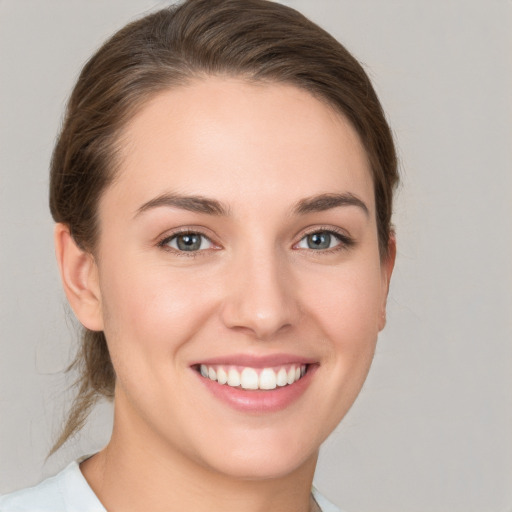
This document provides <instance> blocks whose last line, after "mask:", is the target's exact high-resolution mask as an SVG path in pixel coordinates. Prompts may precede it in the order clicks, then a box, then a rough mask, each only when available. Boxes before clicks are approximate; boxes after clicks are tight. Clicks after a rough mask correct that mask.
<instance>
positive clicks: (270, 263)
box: [221, 250, 300, 340]
mask: <svg viewBox="0 0 512 512" xmlns="http://www.w3.org/2000/svg"><path fill="white" fill-rule="evenodd" d="M232 263H233V264H232V265H231V270H230V271H229V272H228V273H227V279H226V296H225V300H224V302H223V307H222V311H221V317H222V321H223V323H224V325H225V326H226V327H228V328H230V329H235V330H239V331H241V332H245V333H247V334H250V335H251V336H252V337H254V338H255V339H258V340H269V339H272V338H273V337H274V336H275V335H277V334H278V333H281V332H283V331H285V330H286V329H289V328H290V327H292V326H294V325H296V324H297V322H298V320H299V316H300V308H299V304H298V300H297V294H296V287H295V286H294V280H293V276H292V272H291V269H290V262H288V261H287V259H286V257H284V255H279V254H278V253H277V251H273V250H269V251H257V252H255V251H253V252H251V253H250V254H246V255H245V256H244V257H240V258H237V259H236V261H234V262H232Z"/></svg>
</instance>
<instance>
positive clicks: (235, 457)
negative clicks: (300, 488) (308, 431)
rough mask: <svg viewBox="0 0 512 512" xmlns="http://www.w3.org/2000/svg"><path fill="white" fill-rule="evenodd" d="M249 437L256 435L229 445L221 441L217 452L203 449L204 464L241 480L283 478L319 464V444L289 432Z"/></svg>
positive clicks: (230, 441) (231, 442) (256, 434)
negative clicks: (317, 461)
mask: <svg viewBox="0 0 512 512" xmlns="http://www.w3.org/2000/svg"><path fill="white" fill-rule="evenodd" d="M248 437H250V438H252V439H251V441H249V442H244V443H235V442H233V439H231V440H228V442H227V443H225V444H223V443H221V442H219V443H218V444H217V446H216V449H214V450H213V451H212V450H207V451H206V450H205V451H203V452H202V459H203V463H206V465H207V466H208V467H209V469H211V470H214V471H215V472H217V473H221V474H224V475H226V476H229V477H230V478H235V479H240V480H269V479H280V478H284V477H286V476H288V475H290V474H293V473H294V472H296V471H298V470H299V469H300V468H303V467H305V466H309V465H310V464H311V465H312V467H314V466H315V464H316V460H317V457H318V450H319V443H318V446H317V445H316V444H312V443H311V440H308V442H307V443H306V442H304V441H302V442H301V441H300V439H298V438H295V439H294V438H293V437H294V436H289V435H282V436H275V438H274V439H269V436H268V432H265V433H262V435H261V436H258V433H257V432H256V433H252V435H250V436H248ZM256 437H259V439H258V442H255V438H256ZM270 437H272V436H270ZM219 441H220V440H219Z"/></svg>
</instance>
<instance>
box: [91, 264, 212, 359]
mask: <svg viewBox="0 0 512 512" xmlns="http://www.w3.org/2000/svg"><path fill="white" fill-rule="evenodd" d="M138 268H143V269H144V270H143V271H138V270H137V269H138ZM100 284H101V288H102V307H103V312H104V324H105V334H106V337H107V340H108V341H109V348H110V350H111V354H112V359H113V360H115V359H121V358H122V359H123V360H126V359H127V358H129V357H132V358H133V359H134V360H135V363H137V358H142V359H139V362H140V361H144V360H145V361H146V362H148V361H149V362H152V363H154V362H155V361H158V360H161V358H162V357H165V356H169V355H170V354H172V353H173V352H175V351H176V350H178V348H179V347H180V346H181V345H182V344H183V343H185V342H186V341H187V340H188V339H190V338H191V337H193V335H194V333H195V330H196V329H197V326H198V325H200V324H201V318H202V317H203V316H204V315H205V314H207V313H206V312H207V305H206V304H205V301H207V299H206V298H205V297H204V295H202V294H201V293H198V290H197V288H196V287H195V286H193V283H190V282H188V281H187V282H184V279H183V278H180V275H179V274H177V273H171V272H169V271H168V269H167V270H166V269H165V268H162V267H161V266H155V267H148V265H142V264H140V265H138V264H137V262H126V263H123V262H118V263H117V265H116V268H108V267H107V266H106V265H105V267H104V272H103V273H102V275H101V276H100ZM137 364H139V363H137Z"/></svg>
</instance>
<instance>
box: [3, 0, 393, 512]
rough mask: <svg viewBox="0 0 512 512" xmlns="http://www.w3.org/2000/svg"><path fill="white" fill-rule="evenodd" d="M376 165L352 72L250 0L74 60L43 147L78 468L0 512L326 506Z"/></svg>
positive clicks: (369, 245) (380, 320)
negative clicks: (70, 82) (107, 424)
mask: <svg viewBox="0 0 512 512" xmlns="http://www.w3.org/2000/svg"><path fill="white" fill-rule="evenodd" d="M396 182H397V171H396V157H395V151H394V147H393V142H392V137H391V134H390V130H389V127H388V125H387V123H386V120H385V118H384V115H383V112H382V109H381V107H380V104H379V101H378V99H377V97H376V95H375V92H374V91H373V88H372V86H371V84H370V82H369V79H368V77H367V76H366V74H365V73H364V71H363V69H362V68H361V66H360V65H359V64H358V63H357V61H356V60H355V59H354V58H353V57H352V56H351V55H350V54H349V53H348V52H347V51H346V50H345V49H344V48H343V47H342V46H341V45H340V44H339V43H338V42H336V41H335V40H334V39H333V38H332V37H331V36H329V35H328V34H326V33H325V32H324V31H323V30H321V29H320V28H318V27H317V26H316V25H314V24H312V23H311V22H310V21H308V20H306V19H305V18H304V17H303V16H302V15H300V14H298V13H297V12H295V11H294V10H292V9H290V8H288V7H284V6H282V5H279V4H275V3H273V2H267V1H264V0H248V1H244V2H239V1H237V0H189V1H187V2H185V3H183V4H181V5H179V6H177V7H173V8H169V9H164V10H162V11H159V12H157V13H155V14H152V15H149V16H147V17H145V18H143V19H141V20H139V21H136V22H134V23H132V24H130V25H128V26H127V27H125V28H124V29H122V30H121V31H119V32H118V33H117V34H116V35H114V36H113V38H112V39H110V40H109V41H108V42H107V43H105V45H104V46H103V47H102V48H101V49H100V50H99V51H98V52H97V53H96V55H94V56H93V57H92V58H91V60H90V61H89V62H88V63H87V64H86V66H85V67H84V69H83V71H82V74H81V76H80V78H79V80H78V82H77V84H76V86H75V89H74V91H73V93H72V96H71V98H70V101H69V105H68V110H67V115H66V118H65V121H64V125H63V128H62V132H61V134H60V137H59V139H58V141H57V145H56V147H55V150H54V155H53V160H52V168H51V183H50V207H51V211H52V215H53V217H54V219H55V221H56V228H55V245H56V253H57V260H58V264H59V268H60V272H61V277H62V282H63V286H64V290H65V292H66V295H67V298H68V301H69V303H70V305H71V307H72V309H73V311H74V312H75V314H76V316H77V318H78V320H79V321H80V322H81V324H82V325H83V326H84V329H85V331H84V337H83V345H82V350H81V353H80V354H79V356H78V358H77V361H76V365H78V366H79V367H80V368H81V369H82V377H81V382H80V384H81V385H80V389H79V395H78V397H77V399H76V401H75V404H74V408H73V410H72V411H71V414H70V417H69V421H68V424H67V425H66V427H65V429H64V432H63V434H62V436H61V437H60V439H59V440H58V441H57V443H56V446H55V448H54V449H58V448H59V447H60V446H61V445H62V444H63V443H64V442H65V441H66V440H67V439H68V438H69V436H70V435H72V434H73V433H75V432H76V431H77V430H78V429H79V428H80V426H81V425H82V424H83V421H84V420H85V418H86V416H87V412H88V410H89V409H90V407H91V405H92V404H93V403H94V401H95V400H96V399H97V398H98V397H99V396H107V397H112V398H114V428H113V433H112V437H111V440H110V442H109V443H108V445H107V446H106V447H105V448H104V449H103V450H102V451H101V452H99V453H97V454H95V455H93V456H91V457H89V458H87V459H86V460H84V461H81V462H80V464H79V463H77V462H74V463H72V464H71V465H70V466H69V467H68V468H67V469H65V470H64V471H63V472H62V473H60V474H59V475H57V476H56V477H54V478H53V479H49V480H47V481H45V482H43V483H42V484H40V485H39V486H37V487H35V488H32V489H28V490H25V491H20V492H18V493H14V494H12V495H8V496H5V497H3V498H1V499H0V505H1V507H0V509H1V510H66V511H70V512H71V511H73V512H74V511H77V510H94V511H104V510H109V511H116V510H123V511H125V512H127V511H132V510H133V511H138V510H152V511H159V510H188V511H194V510H204V509H207V510H211V511H215V510H237V511H243V510H247V511H250V510H251V511H252V510H254V511H256V510H280V511H309V510H319V509H320V510H323V511H324V512H325V511H330V510H337V509H336V508H335V507H334V506H333V505H332V504H330V503H329V502H328V501H327V500H326V499H325V498H323V497H322V496H320V495H319V494H318V493H317V492H316V491H313V493H311V486H312V480H313V475H314V470H315V466H316V461H317V456H318V450H319V447H320V444H321V443H322V442H323V441H324V440H325V438H326V437H327V436H328V435H329V434H330V433H331V432H332V430H333V429H334V428H335V427H336V425H337V424H338V423H339V421H340V420H341V419H342V418H343V416H344V415H345V414H346V412H347V411H348V409H349V408H350V406H351V405H352V403H353V401H354V400H355V398H356V396H357V394H358V392H359V390H360V388H361V386H362V384H363V382H364V379H365V377H366V374H367V372H368V369H369V366H370V363H371V359H372V356H373V352H374V348H375V342H376V339H377V335H378V332H379V331H380V330H381V329H382V328H383V327H384V324H385V306H386V297H387V292H388V286H389V280H390V277H391V272H392V269H393V264H394V256H395V242H394V236H393V233H392V230H391V224H390V222H391V211H392V193H393V190H394V187H395V185H396Z"/></svg>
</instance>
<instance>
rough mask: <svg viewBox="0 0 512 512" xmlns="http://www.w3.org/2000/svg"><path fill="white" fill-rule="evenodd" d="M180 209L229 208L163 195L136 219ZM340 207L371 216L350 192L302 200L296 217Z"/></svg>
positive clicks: (221, 211) (223, 212)
mask: <svg viewBox="0 0 512 512" xmlns="http://www.w3.org/2000/svg"><path fill="white" fill-rule="evenodd" d="M163 206H164V207H168V208H180V209H182V210H188V211H191V212H196V213H205V214H207V215H215V216H227V215H229V208H228V207H227V206H225V205H223V204H222V203H221V202H220V201H217V200H216V199H210V198H208V197H204V196H182V195H180V194H162V195H160V196H158V197H155V198H153V199H151V200H149V201H147V202H146V203H144V204H143V205H142V206H141V207H140V208H139V209H138V210H137V211H136V212H135V217H137V216H139V215H140V214H142V213H144V212H146V211H147V210H151V209H153V208H160V207H163ZM340 206H357V207H359V208H361V209H362V210H363V212H364V213H365V214H366V215H367V216H369V215H370V213H369V210H368V207H367V206H366V204H365V203H364V202H363V201H362V200H361V199H359V198H358V197H356V196H355V195H354V194H351V193H350V192H347V193H344V194H319V195H316V196H311V197H306V198H304V199H301V200H300V201H299V202H298V203H296V205H295V206H294V208H293V209H292V211H293V213H295V214H296V215H305V214H307V213H315V212H323V211H326V210H330V209H332V208H338V207H340Z"/></svg>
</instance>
